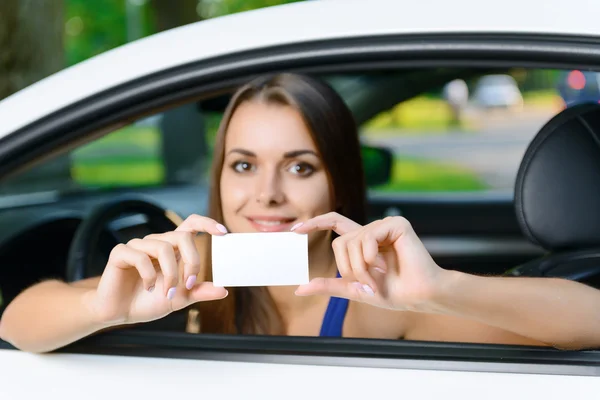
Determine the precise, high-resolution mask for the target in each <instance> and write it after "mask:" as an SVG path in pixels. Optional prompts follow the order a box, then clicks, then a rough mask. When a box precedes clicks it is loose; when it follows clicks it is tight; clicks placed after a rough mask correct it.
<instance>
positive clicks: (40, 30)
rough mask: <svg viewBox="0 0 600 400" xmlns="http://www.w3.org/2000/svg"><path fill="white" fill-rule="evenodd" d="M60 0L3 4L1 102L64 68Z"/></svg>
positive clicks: (3, 1)
mask: <svg viewBox="0 0 600 400" xmlns="http://www.w3.org/2000/svg"><path fill="white" fill-rule="evenodd" d="M63 29H64V6H63V2H62V1H60V0H1V1H0V99H3V98H5V97H7V96H9V95H11V94H12V93H14V92H16V91H18V90H20V89H22V88H24V87H26V86H29V85H31V84H32V83H34V82H36V81H38V80H40V79H42V78H44V77H46V76H48V75H50V74H52V73H54V72H56V71H59V70H60V69H62V68H63V67H64V58H65V57H64V50H63Z"/></svg>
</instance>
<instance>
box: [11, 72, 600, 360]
mask: <svg viewBox="0 0 600 400" xmlns="http://www.w3.org/2000/svg"><path fill="white" fill-rule="evenodd" d="M362 176H363V171H362V166H361V162H360V147H359V142H358V135H357V132H356V127H355V124H354V122H353V119H352V116H351V114H350V112H349V110H348V109H347V108H346V106H345V104H344V103H343V101H342V100H341V99H340V98H339V97H338V96H337V94H336V93H335V92H334V91H333V90H332V89H331V88H330V87H328V86H327V85H325V84H324V83H322V82H319V81H316V80H314V79H311V78H308V77H305V76H300V75H293V74H281V75H276V76H272V77H264V78H259V79H257V80H255V81H253V82H251V83H250V84H248V85H246V86H244V87H243V88H241V89H240V90H239V91H238V92H237V93H236V94H235V95H234V97H233V99H232V101H231V103H230V105H229V106H228V109H227V110H226V112H225V115H224V118H223V121H222V124H221V127H220V131H219V134H218V138H217V143H216V146H215V160H214V165H213V176H212V187H211V204H210V218H209V217H202V216H191V217H189V218H188V219H186V220H185V221H184V222H183V223H181V224H180V225H179V227H178V228H177V229H176V230H175V231H173V232H167V233H163V234H154V235H150V236H148V237H146V238H144V239H135V240H132V241H130V242H129V243H127V244H121V245H118V246H116V247H115V249H114V250H113V251H112V253H111V255H110V259H109V261H108V263H107V265H106V268H105V271H104V273H103V275H102V276H101V277H99V278H93V279H87V280H84V281H81V282H76V283H73V284H66V283H63V282H59V281H46V282H42V283H39V284H36V285H34V286H32V287H30V288H28V289H27V290H25V291H24V292H23V293H21V294H20V295H19V296H17V298H16V299H15V300H14V301H13V302H12V303H11V304H10V305H9V306H8V307H7V309H6V311H5V313H4V315H3V317H2V321H0V336H1V337H2V338H3V339H4V340H7V341H9V342H11V343H13V344H14V345H15V346H16V347H19V348H21V349H23V350H27V351H32V352H46V351H51V350H53V349H56V348H58V347H61V346H64V345H66V344H68V343H71V342H73V341H75V340H77V339H79V338H82V337H84V336H86V335H89V334H91V333H93V332H97V331H100V330H103V329H108V328H112V327H116V326H120V325H127V324H135V323H140V322H145V321H151V320H156V319H158V318H161V317H163V316H165V315H167V314H169V313H171V312H173V311H174V310H180V309H182V308H184V307H188V306H190V305H192V306H193V307H195V308H196V311H197V313H196V314H197V315H198V317H197V320H195V321H191V322H190V324H189V327H188V330H189V331H199V332H222V333H253V334H283V335H306V336H316V335H321V336H344V337H362V338H387V339H399V338H403V339H416V340H436V341H472V342H491V343H513V344H534V345H552V346H555V347H559V348H584V347H594V346H598V345H599V344H600V313H598V312H597V305H598V304H600V292H599V291H597V290H595V289H592V288H590V287H587V286H585V285H582V284H579V283H576V282H571V281H566V280H560V279H535V278H495V277H478V276H473V275H468V274H464V273H460V272H455V271H448V270H444V269H442V268H440V267H439V266H438V265H436V263H435V262H434V261H433V259H432V258H431V257H430V255H429V254H428V252H427V251H426V249H425V248H424V246H423V245H422V243H421V241H420V240H419V238H418V237H417V236H416V234H415V232H414V231H413V230H412V228H411V226H410V224H409V223H408V222H407V221H406V220H404V219H403V218H398V217H397V218H386V219H384V220H380V221H375V222H373V223H370V224H368V225H364V226H363V224H364V223H365V185H364V182H363V178H362ZM289 230H292V231H294V232H297V233H299V234H308V235H309V264H310V277H311V281H310V283H309V284H307V285H303V286H301V287H298V288H296V287H287V286H282V287H269V288H234V289H231V290H230V292H229V293H228V291H227V290H226V289H225V288H219V287H214V286H213V285H212V284H211V283H210V280H211V277H210V271H211V268H210V251H209V250H210V246H208V239H210V237H211V235H224V234H227V232H228V231H229V232H256V231H258V232H273V231H289ZM198 232H204V233H208V235H201V236H200V237H196V233H198ZM205 239H206V240H205ZM332 241H333V242H332ZM232 250H235V249H232ZM340 276H341V277H340ZM198 277H200V278H201V279H200V281H197V279H198ZM56 310H61V312H60V313H56V312H55V311H56ZM194 315H195V314H194Z"/></svg>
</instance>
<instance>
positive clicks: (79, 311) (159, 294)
mask: <svg viewBox="0 0 600 400" xmlns="http://www.w3.org/2000/svg"><path fill="white" fill-rule="evenodd" d="M219 226H220V225H219V224H217V222H216V221H214V220H212V219H210V218H206V217H201V216H197V215H193V216H191V217H189V218H188V219H187V220H186V221H185V222H183V223H182V224H181V225H180V226H179V227H178V228H177V230H176V231H174V232H166V233H162V234H156V235H149V236H147V237H146V238H144V239H133V240H131V241H130V242H129V243H127V244H120V245H117V246H116V247H115V248H114V249H113V251H112V252H111V254H110V257H109V260H108V263H107V264H106V267H105V269H104V272H103V274H102V277H100V278H93V279H89V280H85V281H80V282H77V283H74V284H67V283H64V282H60V281H55V280H52V281H45V282H42V283H39V284H36V285H34V286H32V287H30V288H28V289H26V290H24V291H23V292H22V293H20V294H19V295H18V296H17V297H16V298H15V299H14V300H13V301H12V302H11V303H10V304H9V305H8V307H7V308H6V310H5V311H4V314H3V315H2V319H1V320H0V337H1V338H2V339H3V340H6V341H7V342H9V343H12V344H13V345H14V346H15V347H17V348H20V349H22V350H26V351H31V352H48V351H52V350H54V349H57V348H59V347H62V346H65V345H67V344H69V343H72V342H74V341H76V340H79V339H81V338H83V337H85V336H88V335H90V334H92V333H94V332H98V331H100V330H103V329H107V328H111V327H118V326H122V325H131V324H136V323H140V322H148V321H153V320H156V319H159V318H162V317H164V316H166V315H168V314H169V313H171V312H173V311H176V310H180V309H182V308H184V307H187V306H189V305H190V304H193V303H196V302H199V301H207V300H217V299H221V298H223V297H225V296H227V290H225V289H224V288H221V287H214V286H213V285H212V283H210V282H197V281H196V280H197V277H198V275H201V265H200V264H201V261H200V254H199V252H198V249H197V248H196V242H195V241H194V239H195V237H196V234H197V233H198V232H207V233H210V234H212V235H223V234H224V232H223V230H222V229H220V228H219ZM223 229H224V228H223ZM201 276H203V275H201Z"/></svg>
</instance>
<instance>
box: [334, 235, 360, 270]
mask: <svg viewBox="0 0 600 400" xmlns="http://www.w3.org/2000/svg"><path fill="white" fill-rule="evenodd" d="M331 247H332V248H333V255H334V257H335V263H336V266H337V270H338V272H339V273H340V275H341V276H342V277H344V278H346V279H352V280H356V279H355V277H354V275H353V273H352V266H351V264H350V256H349V254H348V247H347V246H346V238H345V237H343V236H340V237H337V238H335V239H334V240H333V242H332V243H331Z"/></svg>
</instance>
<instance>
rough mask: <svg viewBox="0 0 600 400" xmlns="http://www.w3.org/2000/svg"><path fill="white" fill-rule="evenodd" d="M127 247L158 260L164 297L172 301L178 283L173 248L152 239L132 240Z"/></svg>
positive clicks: (177, 268)
mask: <svg viewBox="0 0 600 400" xmlns="http://www.w3.org/2000/svg"><path fill="white" fill-rule="evenodd" d="M127 246H128V247H131V248H132V249H135V250H138V251H140V252H144V253H146V254H147V255H149V256H150V257H153V258H155V259H157V260H158V263H159V266H160V269H161V271H162V274H163V282H164V290H165V293H164V295H165V296H167V298H168V299H169V300H172V299H173V297H174V296H175V291H176V290H177V289H176V288H177V285H178V283H179V265H178V262H177V258H176V256H175V249H173V246H172V245H171V244H170V243H168V242H164V241H162V240H154V239H132V240H130V241H129V242H128V243H127Z"/></svg>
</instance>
